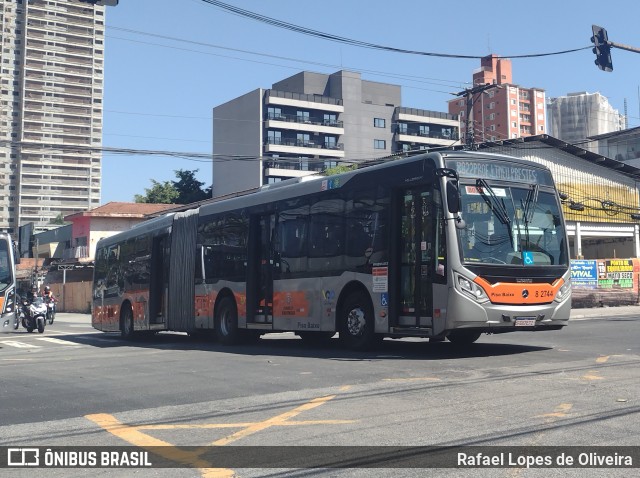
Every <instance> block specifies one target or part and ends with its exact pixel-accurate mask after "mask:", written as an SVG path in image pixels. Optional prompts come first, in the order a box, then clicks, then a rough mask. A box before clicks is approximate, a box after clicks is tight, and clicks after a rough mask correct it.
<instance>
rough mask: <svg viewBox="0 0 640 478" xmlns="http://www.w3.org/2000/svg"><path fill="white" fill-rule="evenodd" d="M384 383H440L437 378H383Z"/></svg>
mask: <svg viewBox="0 0 640 478" xmlns="http://www.w3.org/2000/svg"><path fill="white" fill-rule="evenodd" d="M382 381H383V382H440V381H441V379H439V378H437V377H414V378H383V379H382Z"/></svg>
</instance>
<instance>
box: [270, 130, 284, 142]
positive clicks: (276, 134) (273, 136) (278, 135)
mask: <svg viewBox="0 0 640 478" xmlns="http://www.w3.org/2000/svg"><path fill="white" fill-rule="evenodd" d="M267 142H268V143H269V144H282V131H271V130H269V131H267Z"/></svg>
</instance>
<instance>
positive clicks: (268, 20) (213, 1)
mask: <svg viewBox="0 0 640 478" xmlns="http://www.w3.org/2000/svg"><path fill="white" fill-rule="evenodd" d="M201 1H203V2H205V3H208V4H210V5H212V6H214V7H218V8H220V9H222V10H226V11H228V12H231V13H234V14H236V15H239V16H241V17H245V18H249V19H251V20H255V21H258V22H261V23H265V24H267V25H271V26H274V27H277V28H282V29H285V30H290V31H293V32H296V33H301V34H303V35H309V36H313V37H316V38H320V39H323V40H329V41H334V42H338V43H343V44H346V45H351V46H357V47H362V48H370V49H373V50H382V51H389V52H394V53H406V54H410V55H421V56H431V57H440V58H459V59H460V58H462V59H465V58H466V59H481V58H484V57H485V56H486V55H484V56H477V55H454V54H448V53H435V52H426V51H419V50H408V49H404V48H396V47H390V46H384V45H379V44H376V43H369V42H365V41H362V40H354V39H351V38H346V37H341V36H338V35H333V34H330V33H324V32H321V31H319V30H313V29H311V28H306V27H302V26H299V25H295V24H293V23H288V22H285V21H282V20H278V19H276V18H272V17H267V16H266V15H260V14H258V13H255V12H252V11H249V10H244V9H242V8H239V7H235V6H233V5H229V4H227V3H224V2H220V1H218V0H201ZM590 48H592V45H591V46H586V47H581V48H573V49H570V50H562V51H556V52H550V53H533V54H527V55H505V56H499V57H497V58H535V57H542V56H552V55H563V54H566V53H573V52H577V51H581V50H587V49H590Z"/></svg>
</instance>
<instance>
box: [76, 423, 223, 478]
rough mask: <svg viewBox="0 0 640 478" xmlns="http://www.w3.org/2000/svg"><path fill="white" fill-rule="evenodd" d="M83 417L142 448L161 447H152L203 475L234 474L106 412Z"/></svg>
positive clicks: (213, 477) (167, 457)
mask: <svg viewBox="0 0 640 478" xmlns="http://www.w3.org/2000/svg"><path fill="white" fill-rule="evenodd" d="M85 418H88V419H89V420H91V421H92V422H94V423H96V424H98V425H99V426H100V427H102V428H104V429H105V430H106V431H108V432H109V433H111V434H113V435H115V436H117V437H118V438H120V439H122V440H124V441H127V442H129V443H131V444H132V445H135V446H139V447H142V448H147V447H163V448H154V452H156V453H158V454H159V455H161V456H162V457H164V458H166V459H168V460H171V461H175V462H178V463H182V464H185V465H189V466H195V467H197V468H199V469H200V472H201V474H202V476H204V477H207V478H219V477H232V476H235V472H234V471H233V470H227V469H224V468H212V467H211V464H210V463H207V462H206V461H204V460H201V459H200V455H201V454H202V452H198V453H196V452H189V451H185V450H180V449H179V448H176V447H175V446H174V445H172V444H171V443H168V442H166V441H164V440H159V439H157V438H154V437H152V436H149V435H147V434H145V433H142V432H140V431H139V429H138V427H131V426H129V425H125V424H123V423H121V422H120V421H118V419H116V418H115V417H114V416H113V415H109V414H107V413H97V414H94V415H85ZM164 447H166V448H164Z"/></svg>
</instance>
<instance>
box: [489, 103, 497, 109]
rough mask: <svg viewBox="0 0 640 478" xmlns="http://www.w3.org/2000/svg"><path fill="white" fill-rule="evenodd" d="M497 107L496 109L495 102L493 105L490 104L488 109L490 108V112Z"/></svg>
mask: <svg viewBox="0 0 640 478" xmlns="http://www.w3.org/2000/svg"><path fill="white" fill-rule="evenodd" d="M495 107H496V103H495V102H494V101H492V102H491V103H489V106H488V108H489V109H490V110H492V109H495Z"/></svg>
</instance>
